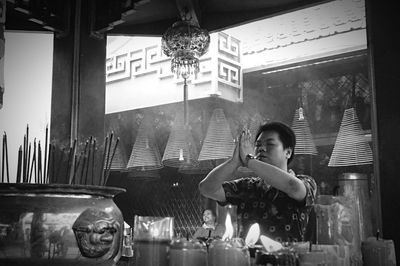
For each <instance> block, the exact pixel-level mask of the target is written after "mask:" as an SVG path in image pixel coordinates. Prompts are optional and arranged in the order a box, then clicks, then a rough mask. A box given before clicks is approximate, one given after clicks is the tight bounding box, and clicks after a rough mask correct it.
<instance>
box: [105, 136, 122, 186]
mask: <svg viewBox="0 0 400 266" xmlns="http://www.w3.org/2000/svg"><path fill="white" fill-rule="evenodd" d="M118 143H119V138H117V141H116V142H115V146H114V150H113V153H112V155H111V160H110V166H109V167H108V173H107V175H106V179H105V181H104V186H105V185H106V184H107V181H108V177H109V176H110V172H111V164H112V161H113V159H114V155H115V151H116V150H117V146H118Z"/></svg>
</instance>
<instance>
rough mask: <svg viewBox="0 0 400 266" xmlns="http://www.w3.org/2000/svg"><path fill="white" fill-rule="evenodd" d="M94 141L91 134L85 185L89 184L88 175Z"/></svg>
mask: <svg viewBox="0 0 400 266" xmlns="http://www.w3.org/2000/svg"><path fill="white" fill-rule="evenodd" d="M92 141H93V136H90V139H89V151H88V161H87V164H86V175H85V185H87V177H88V172H89V165H90V155H91V151H92Z"/></svg>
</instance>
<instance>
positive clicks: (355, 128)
mask: <svg viewBox="0 0 400 266" xmlns="http://www.w3.org/2000/svg"><path fill="white" fill-rule="evenodd" d="M371 163H372V150H371V147H370V146H369V143H368V141H367V140H366V139H365V136H364V134H363V131H362V129H361V124H360V122H359V120H358V117H357V113H356V111H355V109H354V108H349V109H346V110H345V111H344V115H343V119H342V123H341V124H340V129H339V133H338V136H337V138H336V142H335V146H334V148H333V152H332V155H331V158H330V160H329V164H328V166H353V165H365V164H371Z"/></svg>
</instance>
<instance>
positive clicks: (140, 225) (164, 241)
mask: <svg viewBox="0 0 400 266" xmlns="http://www.w3.org/2000/svg"><path fill="white" fill-rule="evenodd" d="M173 225H174V218H173V217H151V216H135V225H134V233H133V242H134V243H133V250H134V257H135V266H168V256H169V248H170V244H171V240H172V237H173V232H174V230H173Z"/></svg>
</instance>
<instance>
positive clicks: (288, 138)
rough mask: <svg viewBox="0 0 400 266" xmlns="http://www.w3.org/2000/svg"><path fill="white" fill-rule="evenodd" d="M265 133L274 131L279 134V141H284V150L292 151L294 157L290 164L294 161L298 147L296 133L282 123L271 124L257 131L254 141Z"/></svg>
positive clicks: (266, 124)
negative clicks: (296, 147)
mask: <svg viewBox="0 0 400 266" xmlns="http://www.w3.org/2000/svg"><path fill="white" fill-rule="evenodd" d="M264 131H274V132H276V133H278V135H279V139H280V140H281V141H282V144H283V148H284V149H286V148H291V149H292V155H291V156H290V158H289V159H288V164H289V163H290V162H291V161H292V160H293V157H294V147H295V146H296V135H295V134H294V131H293V130H292V129H291V128H290V127H289V126H288V125H286V124H285V123H282V122H269V123H265V124H262V125H261V126H260V127H259V128H258V131H257V134H256V137H255V139H254V141H256V140H257V139H258V137H259V136H260V135H261V133H262V132H264Z"/></svg>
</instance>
